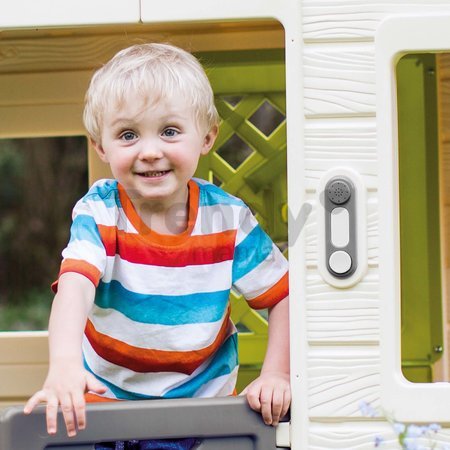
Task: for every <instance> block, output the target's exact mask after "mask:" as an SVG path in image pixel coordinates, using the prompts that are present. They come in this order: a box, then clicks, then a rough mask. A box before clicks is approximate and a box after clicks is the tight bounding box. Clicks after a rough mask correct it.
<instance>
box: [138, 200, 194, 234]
mask: <svg viewBox="0 0 450 450" xmlns="http://www.w3.org/2000/svg"><path fill="white" fill-rule="evenodd" d="M140 216H141V220H142V221H143V222H144V223H145V225H147V227H148V228H150V229H151V230H152V231H155V232H156V233H159V234H165V235H177V234H181V233H183V231H185V230H186V229H187V227H188V220H189V216H188V206H187V205H186V208H184V210H181V208H179V207H178V209H177V210H176V211H175V210H174V211H168V210H161V211H149V212H144V213H143V214H141V215H140Z"/></svg>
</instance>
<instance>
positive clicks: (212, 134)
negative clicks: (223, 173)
mask: <svg viewBox="0 0 450 450" xmlns="http://www.w3.org/2000/svg"><path fill="white" fill-rule="evenodd" d="M218 134H219V127H218V125H214V126H213V127H212V128H211V129H210V130H209V131H208V134H207V135H206V136H205V139H204V141H203V148H202V155H207V154H208V152H209V151H210V150H211V148H212V146H213V145H214V142H215V141H216V138H217V135H218Z"/></svg>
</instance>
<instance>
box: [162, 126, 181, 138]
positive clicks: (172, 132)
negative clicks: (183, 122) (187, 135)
mask: <svg viewBox="0 0 450 450" xmlns="http://www.w3.org/2000/svg"><path fill="white" fill-rule="evenodd" d="M162 134H163V136H165V137H175V136H176V135H177V134H178V130H176V129H175V128H166V129H165V130H164V131H163V132H162Z"/></svg>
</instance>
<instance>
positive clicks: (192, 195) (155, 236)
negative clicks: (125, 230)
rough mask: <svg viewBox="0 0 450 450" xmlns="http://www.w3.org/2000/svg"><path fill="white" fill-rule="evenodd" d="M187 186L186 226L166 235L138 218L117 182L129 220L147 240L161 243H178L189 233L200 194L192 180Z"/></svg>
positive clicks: (123, 207)
mask: <svg viewBox="0 0 450 450" xmlns="http://www.w3.org/2000/svg"><path fill="white" fill-rule="evenodd" d="M188 188H189V205H188V206H189V211H188V212H189V218H188V223H187V228H186V230H184V231H183V232H182V233H180V234H175V235H166V234H159V233H157V232H156V231H152V230H151V229H150V228H149V227H148V226H147V225H146V224H145V223H144V221H143V220H142V219H141V218H140V216H139V214H138V213H137V212H136V209H135V208H134V205H133V202H132V201H131V199H130V198H129V197H128V194H127V193H126V191H125V189H124V188H123V186H122V185H121V184H118V189H119V198H120V203H121V206H122V209H123V210H124V211H125V214H126V216H127V217H128V219H129V221H130V222H131V223H132V224H133V226H134V227H135V228H136V230H137V231H138V233H139V234H140V235H143V236H145V237H146V238H147V239H148V240H151V241H154V242H159V243H160V244H162V245H169V246H170V245H178V244H180V243H182V242H184V241H185V240H186V239H187V238H188V237H189V236H190V234H191V232H192V230H193V228H194V225H195V221H196V220H197V214H198V200H199V196H200V188H199V187H198V185H197V183H196V182H195V181H193V180H189V182H188Z"/></svg>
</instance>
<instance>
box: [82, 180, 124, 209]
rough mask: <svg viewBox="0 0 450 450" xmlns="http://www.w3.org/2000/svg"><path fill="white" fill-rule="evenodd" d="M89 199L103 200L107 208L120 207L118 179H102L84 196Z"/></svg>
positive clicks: (84, 199)
mask: <svg viewBox="0 0 450 450" xmlns="http://www.w3.org/2000/svg"><path fill="white" fill-rule="evenodd" d="M82 201H83V202H84V203H86V202H88V201H94V202H103V203H104V204H105V205H106V207H107V208H114V207H120V206H121V204H120V196H119V189H118V186H117V181H116V180H101V181H99V182H97V183H95V184H93V185H92V187H91V188H90V189H89V192H88V193H87V194H86V195H85V196H84V197H83V198H82Z"/></svg>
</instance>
